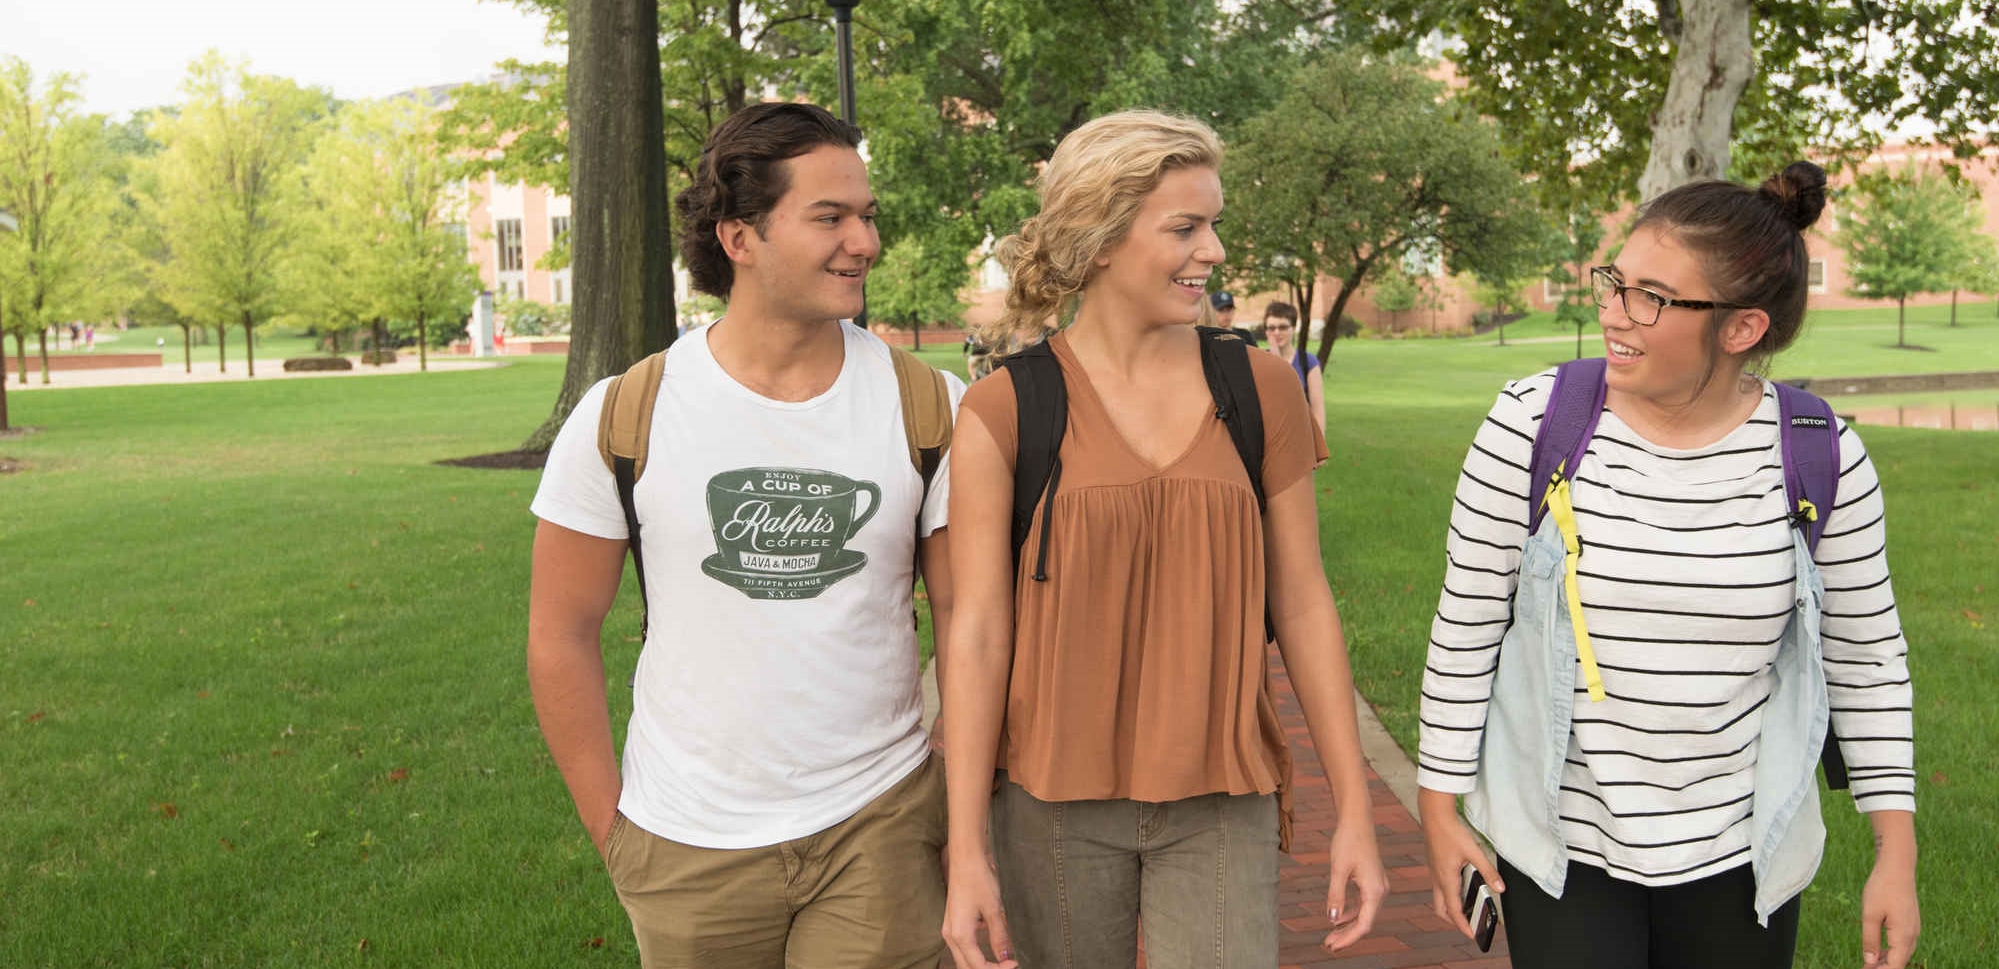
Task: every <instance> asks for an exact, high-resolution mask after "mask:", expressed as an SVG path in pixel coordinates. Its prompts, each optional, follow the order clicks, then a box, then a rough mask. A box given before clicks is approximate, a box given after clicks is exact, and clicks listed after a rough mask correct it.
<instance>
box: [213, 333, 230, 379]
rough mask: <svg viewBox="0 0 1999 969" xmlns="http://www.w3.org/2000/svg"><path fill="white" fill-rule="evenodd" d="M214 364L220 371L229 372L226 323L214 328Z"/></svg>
mask: <svg viewBox="0 0 1999 969" xmlns="http://www.w3.org/2000/svg"><path fill="white" fill-rule="evenodd" d="M215 366H216V369H217V370H218V371H220V372H222V373H228V372H229V327H228V326H227V325H226V324H225V325H223V326H218V327H216V328H215Z"/></svg>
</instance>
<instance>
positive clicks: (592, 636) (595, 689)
mask: <svg viewBox="0 0 1999 969" xmlns="http://www.w3.org/2000/svg"><path fill="white" fill-rule="evenodd" d="M625 548H626V545H625V542H624V541H623V540H620V539H605V538H595V537H593V536H590V535H585V534H583V533H582V532H578V531H572V530H570V529H567V528H563V527H562V526H560V525H555V524H551V523H549V522H547V521H543V522H541V523H540V524H539V525H538V526H537V527H536V528H535V533H534V577H533V584H532V586H531V587H530V591H529V593H528V651H527V660H528V688H529V690H531V691H532V692H533V693H534V712H535V718H536V719H537V720H539V721H540V722H541V734H542V737H543V738H544V739H545V740H547V741H548V752H549V753H550V754H552V755H553V756H554V757H555V767H556V769H557V770H559V771H561V772H562V782H563V783H564V784H566V785H568V787H569V796H570V797H571V798H573V799H574V800H575V801H576V813H577V814H578V815H580V816H581V817H582V818H583V827H584V828H585V829H586V830H588V831H589V832H590V841H591V843H592V844H595V845H596V846H597V850H598V852H600V853H601V852H602V851H603V850H604V839H605V838H606V837H607V836H609V835H610V833H611V822H612V820H613V819H614V818H616V817H617V811H618V794H619V792H620V791H621V790H622V789H623V782H622V781H621V780H620V779H619V777H618V760H617V752H616V751H615V750H613V749H612V745H611V711H610V706H609V703H608V701H607V700H606V699H605V695H604V651H603V645H602V641H601V637H600V633H601V632H602V630H603V626H604V616H605V615H606V614H608V613H609V612H610V611H611V602H612V601H613V600H614V599H616V598H617V595H618V581H619V580H620V579H621V578H623V576H624V571H625Z"/></svg>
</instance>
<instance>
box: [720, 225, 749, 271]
mask: <svg viewBox="0 0 1999 969" xmlns="http://www.w3.org/2000/svg"><path fill="white" fill-rule="evenodd" d="M756 234H757V228H756V226H754V225H751V224H750V223H749V222H748V221H747V220H744V219H723V220H722V221H720V222H717V223H715V239H716V241H718V242H720V243H721V244H722V252H723V253H724V254H725V255H727V256H728V257H729V261H730V262H733V263H736V264H737V265H741V266H753V265H755V264H756V252H755V250H754V249H753V248H752V247H751V245H750V240H751V239H752V238H754V237H756Z"/></svg>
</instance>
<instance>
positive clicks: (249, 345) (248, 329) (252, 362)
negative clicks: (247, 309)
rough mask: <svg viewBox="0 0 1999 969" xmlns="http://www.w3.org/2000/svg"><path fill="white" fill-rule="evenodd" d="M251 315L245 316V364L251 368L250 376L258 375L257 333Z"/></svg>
mask: <svg viewBox="0 0 1999 969" xmlns="http://www.w3.org/2000/svg"><path fill="white" fill-rule="evenodd" d="M255 326H256V324H255V323H254V322H253V321H251V319H250V314H248V313H245V314H243V363H244V365H245V366H248V367H249V368H250V373H249V375H250V376H252V377H254V376H256V375H257V331H256V329H255Z"/></svg>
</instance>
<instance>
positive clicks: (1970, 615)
mask: <svg viewBox="0 0 1999 969" xmlns="http://www.w3.org/2000/svg"><path fill="white" fill-rule="evenodd" d="M1964 618H1966V619H1969V620H1971V621H1972V622H1977V621H1978V620H1980V619H1983V618H1985V617H1984V616H1981V615H1979V614H1978V613H1975V612H1972V611H1971V610H1969V609H1966V610H1964Z"/></svg>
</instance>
